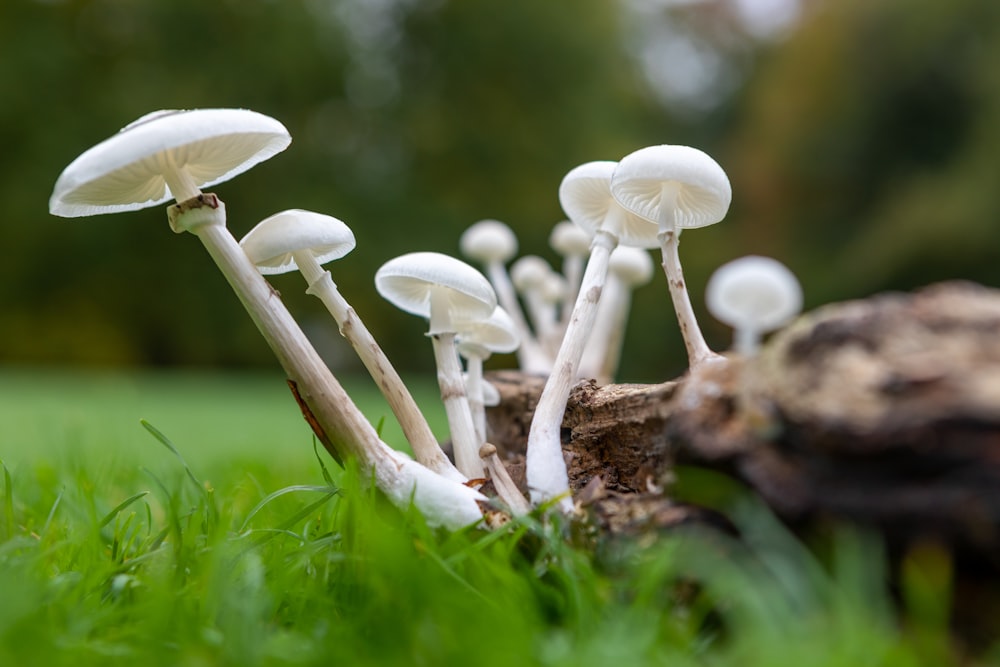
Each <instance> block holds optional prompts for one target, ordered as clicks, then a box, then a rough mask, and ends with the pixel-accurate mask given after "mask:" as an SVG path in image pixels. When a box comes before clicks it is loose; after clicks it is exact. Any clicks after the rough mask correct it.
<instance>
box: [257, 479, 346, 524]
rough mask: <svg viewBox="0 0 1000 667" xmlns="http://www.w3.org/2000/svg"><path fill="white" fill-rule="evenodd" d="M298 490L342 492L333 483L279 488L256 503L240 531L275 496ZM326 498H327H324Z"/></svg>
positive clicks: (331, 493) (328, 492)
mask: <svg viewBox="0 0 1000 667" xmlns="http://www.w3.org/2000/svg"><path fill="white" fill-rule="evenodd" d="M298 491H314V492H317V493H324V492H325V493H327V494H329V495H331V496H332V495H336V494H338V493H340V489H338V488H336V487H335V486H333V485H332V484H331V485H330V486H314V485H309V484H297V485H293V486H286V487H285V488H283V489H278V490H277V491H274V492H273V493H269V494H267V496H266V497H264V498H263V499H262V500H261V501H260V502H259V503H257V504H256V505H254V507H253V509H252V510H250V512H249V513H248V514H247V517H246V519H244V520H243V525H241V526H240V529H239V532H240V533H242V532H243V531H245V530H246V529H247V524H249V523H250V521H251V520H252V519H253V518H254V517H255V516H256V515H257V513H258V512H260V511H261V510H262V509H264V507H265V506H266V505H267V504H268V503H270V502H271V501H272V500H274V499H275V498H280V497H281V496H284V495H287V494H289V493H295V492H298ZM324 500H325V499H324Z"/></svg>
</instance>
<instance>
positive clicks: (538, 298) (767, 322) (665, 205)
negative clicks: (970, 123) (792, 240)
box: [49, 109, 802, 529]
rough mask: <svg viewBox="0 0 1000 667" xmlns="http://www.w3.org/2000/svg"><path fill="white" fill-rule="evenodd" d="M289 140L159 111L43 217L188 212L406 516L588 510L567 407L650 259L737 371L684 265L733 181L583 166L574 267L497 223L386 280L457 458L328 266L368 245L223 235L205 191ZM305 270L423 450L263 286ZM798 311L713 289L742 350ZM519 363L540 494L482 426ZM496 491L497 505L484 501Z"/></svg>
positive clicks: (93, 154)
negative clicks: (499, 363)
mask: <svg viewBox="0 0 1000 667" xmlns="http://www.w3.org/2000/svg"><path fill="white" fill-rule="evenodd" d="M290 142H291V137H290V135H289V133H288V131H287V129H286V128H285V127H284V126H283V125H282V124H281V123H280V122H278V121H277V120H275V119H273V118H270V117H268V116H265V115H262V114H259V113H256V112H253V111H249V110H245V109H199V110H188V111H173V110H170V111H158V112H154V113H151V114H148V115H146V116H143V117H142V118H140V119H138V120H136V121H135V122H133V123H131V124H130V125H127V126H126V127H125V128H123V129H122V130H121V131H119V132H118V133H117V134H116V135H114V136H113V137H111V138H109V139H107V140H105V141H103V142H102V143H100V144H98V145H96V146H94V147H93V148H91V149H89V150H88V151H86V152H84V153H83V154H82V155H80V156H79V157H78V158H77V159H76V160H74V161H73V162H72V163H71V164H70V165H69V166H68V167H67V168H66V169H65V170H64V171H63V173H62V174H61V175H60V177H59V179H58V180H57V182H56V185H55V189H54V192H53V194H52V197H51V199H50V201H49V210H50V212H51V213H53V214H54V215H58V216H63V217H81V216H89V215H96V214H101V213H115V212H120V211H132V210H137V209H140V208H146V207H150V206H156V205H159V204H162V203H164V202H168V201H170V200H174V202H175V203H174V204H171V205H169V206H168V208H167V217H168V221H169V223H170V227H171V229H173V231H175V232H177V233H182V232H189V233H191V234H194V235H195V236H197V237H198V238H199V239H201V241H202V243H203V244H204V246H205V248H206V250H208V252H209V254H210V255H211V257H212V259H213V260H215V262H216V264H217V265H218V267H219V269H220V270H221V271H222V273H223V275H224V276H225V277H226V280H227V281H228V282H229V284H230V285H231V287H232V288H233V290H234V291H235V292H236V295H237V296H238V297H239V299H240V301H241V302H242V303H243V305H244V307H245V308H246V310H247V312H248V313H249V315H250V317H251V319H252V320H253V321H254V323H255V324H256V325H257V328H258V329H259V330H260V332H261V334H262V335H263V336H264V338H265V340H266V341H267V343H268V345H269V346H270V347H271V349H272V350H273V352H274V354H275V356H276V357H277V359H278V361H279V362H280V364H281V366H282V367H283V369H284V371H285V373H286V374H287V377H288V382H289V385H290V387H291V388H292V390H293V392H294V395H295V397H296V400H297V401H298V402H299V405H300V407H301V408H302V410H303V413H304V416H305V417H306V420H307V421H308V422H309V424H310V426H311V427H312V428H313V431H314V432H315V433H316V435H317V437H318V438H319V439H320V440H321V441H322V442H323V444H324V445H325V446H326V447H327V449H329V450H330V452H331V453H332V454H333V455H334V456H335V457H336V458H338V460H341V461H343V460H344V459H346V458H353V459H355V460H356V461H357V462H358V464H359V467H360V469H361V471H362V473H363V474H364V475H365V476H366V477H370V478H371V479H373V480H374V483H375V484H376V485H377V486H378V488H379V489H380V490H381V491H382V492H383V493H384V494H385V495H386V496H387V497H388V498H389V499H390V500H391V501H392V502H393V503H394V504H396V505H397V506H399V507H401V508H406V507H409V506H411V505H413V506H415V507H416V508H417V509H418V510H419V511H420V512H421V513H422V514H423V515H424V517H425V518H426V520H427V522H428V523H429V524H431V525H437V526H444V527H446V528H449V529H458V528H462V527H465V526H469V525H473V524H481V523H483V519H484V516H485V515H486V514H487V513H495V512H497V511H500V512H503V513H508V514H511V515H515V516H516V515H521V514H524V513H527V512H529V511H531V509H532V507H544V508H556V509H558V510H561V511H563V512H567V513H570V512H572V511H573V510H574V506H573V501H572V496H571V493H570V489H569V483H568V475H567V470H566V463H565V460H564V459H563V455H562V448H561V445H560V439H559V432H560V425H561V422H562V418H563V414H564V412H565V409H566V402H567V400H568V398H569V394H570V390H571V388H572V386H573V385H574V384H575V383H576V382H577V381H578V380H580V379H582V378H596V379H598V381H600V382H610V381H611V380H612V379H613V377H614V374H615V370H616V367H617V362H618V357H619V354H620V349H621V347H620V346H621V337H622V331H623V327H624V321H625V320H626V319H627V317H628V301H629V294H630V291H631V289H632V288H633V287H634V286H636V285H638V284H641V283H643V282H646V281H648V280H649V279H650V278H651V275H652V263H651V260H650V258H649V255H648V252H647V251H646V249H648V248H656V247H659V248H660V249H661V252H662V255H663V268H664V270H665V272H666V276H667V283H668V285H669V290H670V295H671V297H672V299H673V303H674V308H675V311H676V313H677V318H678V321H679V323H680V328H681V331H682V333H683V335H684V341H685V345H686V347H687V351H688V357H689V361H690V365H691V367H692V369H694V368H695V367H697V366H698V365H701V364H709V363H720V362H725V357H723V356H721V355H718V354H716V353H714V352H713V351H712V350H711V349H709V347H708V345H707V344H706V342H705V340H704V338H703V336H702V334H701V332H700V330H699V328H698V324H697V322H696V321H695V316H694V311H693V309H692V307H691V302H690V299H689V297H688V294H687V290H686V288H685V285H684V278H683V275H682V273H681V265H680V261H679V259H678V253H677V245H678V236H679V235H680V232H681V230H682V229H686V228H695V227H701V226H704V225H710V224H713V223H715V222H718V221H720V220H721V219H722V218H723V217H724V216H725V214H726V212H727V210H728V208H729V203H730V199H731V189H730V184H729V180H728V178H727V177H726V174H725V172H723V170H722V169H721V167H719V165H718V164H717V163H716V162H715V161H714V160H712V158H710V157H709V156H708V155H706V154H705V153H703V152H701V151H699V150H697V149H694V148H689V147H685V146H671V145H662V146H653V147H649V148H643V149H641V150H638V151H636V152H634V153H632V154H630V155H628V156H626V157H624V158H623V159H621V160H620V161H618V162H611V161H598V162H588V163H586V164H583V165H580V166H579V167H576V168H575V169H573V170H571V171H570V172H569V173H568V174H567V175H566V177H565V178H564V179H563V181H562V184H561V186H560V188H559V200H560V203H561V204H562V207H563V210H564V211H565V212H566V214H567V216H568V217H569V221H566V222H562V223H560V224H558V225H556V227H555V228H554V229H553V232H552V235H551V237H550V242H551V244H552V247H553V248H554V249H555V250H556V251H557V252H558V253H559V254H560V255H561V256H562V257H563V260H564V262H563V266H562V268H561V271H555V270H554V269H552V268H551V267H550V266H549V264H548V263H547V262H546V261H545V260H543V259H541V258H539V257H532V256H528V257H522V258H521V259H519V260H517V261H516V262H514V263H513V264H511V266H510V271H509V272H508V270H507V262H508V261H510V260H511V259H512V258H513V257H514V255H515V254H516V252H517V240H516V238H515V236H514V234H513V232H512V231H511V230H510V228H509V227H507V226H506V225H504V224H502V223H500V222H497V221H495V220H483V221H481V222H478V223H476V224H474V225H472V226H471V227H470V228H469V229H467V230H466V232H465V233H464V234H463V235H462V238H461V241H460V246H461V250H462V252H463V254H464V255H465V256H467V257H468V258H470V259H473V260H475V261H477V262H479V263H481V264H482V266H483V269H484V271H485V275H484V274H483V273H481V272H480V271H479V270H477V269H475V268H473V267H472V266H470V265H469V264H467V263H465V262H463V261H461V260H459V259H456V258H454V257H450V256H448V255H444V254H441V253H437V252H413V253H409V254H405V255H402V256H400V257H396V258H394V259H391V260H389V261H388V262H386V263H385V264H384V265H383V266H382V267H381V268H380V269H379V270H378V272H377V273H376V275H375V286H376V289H377V290H378V292H379V294H381V295H382V296H383V297H384V298H385V299H387V300H388V301H390V302H391V303H393V304H394V305H396V306H397V307H399V308H401V309H402V310H404V311H407V312H409V313H413V314H415V315H419V316H420V317H423V318H425V319H427V320H428V337H429V338H430V339H431V342H432V344H433V350H434V357H435V360H436V363H437V368H438V379H439V383H440V389H441V397H442V401H443V403H444V407H445V412H446V414H447V417H448V424H449V429H450V435H451V441H452V445H453V450H454V463H453V462H452V460H451V459H449V457H448V456H447V455H446V454H445V453H444V451H443V450H442V448H441V446H440V444H439V443H438V441H437V440H436V438H435V437H434V435H433V433H432V432H431V429H430V427H429V426H428V424H427V421H426V419H425V418H424V416H423V415H422V413H421V412H420V410H419V408H418V407H417V405H416V403H415V401H414V400H413V397H412V396H411V394H410V392H409V391H408V390H407V388H406V386H405V385H404V383H403V381H402V380H401V379H400V377H399V375H398V374H397V373H396V371H395V370H394V369H393V367H392V364H391V363H390V362H389V360H388V359H387V358H386V355H385V354H384V353H383V352H382V350H381V348H380V347H379V346H378V344H377V343H376V341H375V338H374V337H373V336H372V334H371V333H370V332H369V331H368V329H367V328H366V327H365V326H364V324H363V323H362V322H361V320H360V319H359V318H358V316H357V314H356V313H355V311H354V310H353V308H351V306H350V304H349V303H348V302H347V300H346V299H345V298H344V297H343V296H342V295H341V294H340V292H339V291H338V289H337V286H336V284H335V283H334V281H333V279H332V277H331V274H330V272H329V271H327V270H325V269H324V268H323V265H324V264H326V263H327V262H330V261H332V260H334V259H337V258H339V257H342V256H344V255H345V254H347V253H348V252H350V251H351V250H352V249H353V248H354V245H355V240H354V235H353V233H352V232H351V230H350V228H349V227H348V226H347V225H345V224H344V223H343V222H341V221H340V220H338V219H336V218H334V217H331V216H328V215H323V214H320V213H315V212H311V211H304V210H298V209H292V210H287V211H283V212H281V213H277V214H275V215H272V216H270V217H269V218H267V219H265V220H263V221H262V222H260V223H259V224H258V225H257V226H256V227H254V228H253V229H252V230H251V231H250V232H249V233H248V234H247V235H246V236H245V237H244V238H243V239H242V240H241V241H239V242H237V241H236V239H235V238H234V237H233V235H232V234H231V233H230V232H229V230H228V228H227V227H226V213H225V206H224V204H223V202H222V201H221V200H220V199H219V198H218V197H217V196H216V195H214V194H211V193H207V192H203V191H202V189H203V188H206V187H209V186H212V185H215V184H217V183H220V182H223V181H226V180H228V179H230V178H232V177H233V176H236V175H237V174H240V173H242V172H243V171H246V170H247V169H249V168H251V167H252V166H254V165H255V164H257V163H259V162H262V161H263V160H266V159H268V158H270V157H272V156H274V155H275V154H277V153H278V152H280V151H282V150H284V149H285V148H286V147H287V146H288V145H289V143H290ZM294 270H297V271H299V272H300V273H301V274H302V276H303V278H304V279H305V281H306V284H307V290H306V291H307V293H308V294H312V295H314V296H316V297H318V298H319V299H320V300H321V301H322V302H323V304H324V305H325V306H326V308H327V310H328V311H329V312H330V314H331V315H332V316H333V318H334V320H335V321H336V323H337V325H338V327H339V330H340V333H341V334H342V336H343V337H344V338H345V339H346V340H347V341H348V342H349V343H350V344H351V346H352V347H353V348H354V350H355V351H356V352H357V354H358V356H359V357H360V359H361V361H362V362H363V364H364V366H365V367H366V368H367V369H368V371H369V372H370V373H371V375H372V377H373V378H374V379H375V381H376V384H377V385H378V386H379V387H380V389H381V390H382V392H383V394H384V395H385V398H386V401H387V403H388V405H389V406H390V408H391V409H392V411H393V413H394V415H395V417H396V419H397V420H398V421H399V424H400V426H401V428H402V431H403V434H404V436H405V437H406V439H407V441H408V442H409V444H410V446H411V448H412V450H413V458H410V457H409V456H407V455H405V454H403V453H401V452H399V451H397V450H395V449H393V448H391V447H389V446H388V445H387V444H386V443H385V442H383V441H382V440H381V439H380V438H379V436H378V434H377V433H376V431H375V429H374V427H373V426H372V425H371V424H370V423H369V422H368V421H367V420H366V419H365V417H364V416H363V415H362V414H361V412H360V410H359V409H358V408H357V406H356V405H355V404H354V402H353V401H352V400H351V399H350V397H349V396H348V395H347V393H346V392H345V391H344V389H343V387H342V386H341V385H340V383H339V382H338V381H337V379H336V378H335V377H334V376H333V374H332V373H331V372H330V370H329V368H328V367H327V366H326V365H325V364H324V363H323V361H322V360H321V359H320V357H319V355H318V354H317V353H316V351H315V349H314V348H313V346H312V345H311V344H310V342H309V340H308V339H307V338H306V336H305V335H304V334H303V332H302V330H301V328H300V327H299V326H298V324H297V323H296V321H295V320H294V319H293V318H292V316H291V314H290V313H289V312H288V310H287V309H286V307H285V305H284V304H283V302H282V301H281V298H280V296H279V294H278V293H277V292H276V291H275V290H274V289H272V288H271V287H270V285H269V283H268V282H267V281H266V280H265V278H264V276H265V275H269V274H276V273H284V272H288V271H294ZM487 276H488V278H487ZM801 300H802V296H801V290H800V288H799V285H798V283H797V281H796V280H795V278H794V276H793V275H792V274H791V273H790V272H789V271H788V270H787V269H786V268H785V267H784V266H782V265H781V264H780V263H778V262H775V261H774V260H771V259H767V258H763V257H745V258H742V259H739V260H736V261H734V262H731V263H729V264H727V265H725V266H723V267H722V268H720V269H719V271H718V272H717V273H716V274H715V275H713V276H712V279H711V280H710V281H709V285H708V291H707V305H708V307H709V309H710V311H711V312H712V313H713V315H715V316H716V317H718V318H719V319H720V320H722V321H724V322H725V323H727V324H730V325H731V326H733V327H734V329H735V331H736V335H735V341H736V342H735V351H736V352H737V353H740V354H743V355H752V354H753V352H754V350H755V348H756V345H757V344H758V341H759V338H760V336H761V334H762V333H763V332H766V331H769V330H771V329H774V328H777V327H779V326H781V325H783V324H785V323H787V322H788V321H789V320H790V319H791V318H792V317H794V315H796V314H797V313H798V311H799V309H800V307H801ZM522 304H523V305H524V307H523V308H522ZM515 351H516V353H517V357H518V361H519V364H520V366H521V368H522V370H524V371H525V372H529V373H535V374H544V375H547V380H546V383H545V387H544V389H543V391H542V394H541V397H540V398H539V402H538V405H537V407H536V410H535V413H534V417H533V421H532V423H531V428H530V432H529V437H528V448H527V455H526V477H527V486H528V490H529V496H530V498H525V496H524V495H523V494H522V492H521V490H520V489H519V488H518V487H517V486H516V485H515V484H514V482H513V481H512V480H511V478H510V476H509V475H508V474H507V470H506V468H505V467H504V463H503V461H501V459H500V457H499V456H498V455H497V450H496V448H495V447H494V446H492V445H491V444H489V443H488V442H487V434H486V428H485V417H484V414H485V413H484V406H485V405H486V404H487V403H488V402H489V401H490V399H491V397H490V389H491V387H490V386H489V384H488V383H487V382H485V381H484V379H483V374H482V368H483V361H484V360H485V359H487V358H488V357H489V356H490V355H491V354H494V353H510V352H515ZM460 357H461V358H462V359H464V360H465V372H464V373H463V367H462V363H461V360H460ZM487 479H488V480H490V481H491V482H492V487H493V488H494V489H495V490H496V493H497V496H498V497H497V498H488V497H487V496H485V495H484V494H483V493H481V492H480V490H479V489H480V488H481V487H482V486H483V484H484V482H485V481H486V480H487Z"/></svg>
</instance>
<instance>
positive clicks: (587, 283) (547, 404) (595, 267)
mask: <svg viewBox="0 0 1000 667" xmlns="http://www.w3.org/2000/svg"><path fill="white" fill-rule="evenodd" d="M617 244H618V238H617V237H616V236H615V235H614V234H613V233H611V232H609V231H608V230H605V229H599V230H598V231H597V233H596V234H595V235H594V240H593V242H592V244H591V251H590V259H589V260H588V261H587V268H586V270H585V271H584V274H583V281H582V282H581V284H580V293H579V296H577V299H576V303H575V304H574V306H573V314H572V315H571V316H570V319H569V324H568V325H567V326H566V336H565V337H564V338H563V343H562V346H560V348H559V354H558V355H557V356H556V360H555V364H554V365H553V368H552V374H551V375H549V379H548V380H547V381H546V382H545V387H544V388H543V389H542V394H541V396H540V397H539V399H538V405H537V406H536V407H535V415H534V417H533V418H532V420H531V429H530V430H529V432H528V448H527V454H526V461H525V466H526V474H527V479H528V490H529V492H530V493H531V501H532V503H534V504H535V505H538V504H539V503H543V502H548V501H550V500H555V499H559V500H558V502H559V508H560V509H561V510H563V511H565V512H569V511H571V510H572V509H573V502H572V499H571V498H570V492H569V475H568V473H567V471H566V461H565V460H564V459H563V453H562V441H561V438H560V430H561V427H562V419H563V415H564V413H565V412H566V401H567V400H569V393H570V390H571V389H572V387H573V383H574V382H575V381H576V374H577V371H578V370H579V366H580V357H581V356H582V355H583V347H584V344H585V343H586V339H587V333H588V332H589V331H590V329H591V328H592V327H593V325H594V318H595V315H596V314H597V304H598V302H599V301H600V299H601V286H602V284H603V283H604V280H605V278H606V276H607V273H608V259H609V257H610V256H611V251H612V250H613V249H614V248H615V246H616V245H617Z"/></svg>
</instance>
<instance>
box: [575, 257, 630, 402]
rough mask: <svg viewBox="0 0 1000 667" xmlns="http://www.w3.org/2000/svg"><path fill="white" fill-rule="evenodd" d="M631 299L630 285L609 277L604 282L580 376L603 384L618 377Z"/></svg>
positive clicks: (585, 348)
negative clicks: (616, 375)
mask: <svg viewBox="0 0 1000 667" xmlns="http://www.w3.org/2000/svg"><path fill="white" fill-rule="evenodd" d="M631 301H632V290H631V288H629V287H628V286H627V285H625V284H624V283H623V282H622V281H621V280H617V279H614V276H610V277H609V278H608V280H607V282H606V283H605V284H604V287H603V294H602V295H601V304H600V307H599V308H598V309H597V314H598V316H597V317H596V318H595V320H596V321H595V322H594V327H593V329H592V330H591V332H590V335H589V336H588V337H587V343H586V345H585V346H584V351H583V354H582V355H581V358H580V368H579V370H578V377H579V378H581V379H584V378H593V379H595V380H596V381H597V384H602V385H603V384H608V383H609V382H612V381H613V380H614V379H615V373H617V372H618V363H619V361H620V360H621V352H622V343H623V341H624V338H625V326H626V324H627V320H628V313H629V306H630V304H631Z"/></svg>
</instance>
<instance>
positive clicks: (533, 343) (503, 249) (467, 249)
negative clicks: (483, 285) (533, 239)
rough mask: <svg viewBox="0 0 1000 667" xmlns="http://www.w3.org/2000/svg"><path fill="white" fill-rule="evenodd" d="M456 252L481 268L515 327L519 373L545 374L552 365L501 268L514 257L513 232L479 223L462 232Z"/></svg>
mask: <svg viewBox="0 0 1000 667" xmlns="http://www.w3.org/2000/svg"><path fill="white" fill-rule="evenodd" d="M459 250H461V252H462V254H463V255H465V256H466V257H468V258H469V259H473V260H475V261H477V262H479V263H480V264H482V266H483V269H484V270H485V271H486V276H487V277H488V278H489V280H490V283H492V284H493V289H494V290H495V291H496V295H497V301H498V302H499V304H500V306H501V307H503V309H504V310H506V311H507V313H508V314H509V315H510V318H511V320H513V322H514V326H515V327H517V333H518V336H520V338H521V346H520V347H519V348H518V350H517V357H518V363H519V365H520V366H521V370H522V371H524V372H525V373H537V374H543V375H544V374H548V372H549V370H550V369H551V368H552V361H551V359H549V358H548V356H547V355H546V354H545V352H544V351H543V350H542V347H541V345H540V343H539V342H538V340H536V339H535V336H534V335H533V334H532V331H531V328H530V327H529V326H528V322H527V320H526V319H525V317H524V312H523V311H522V310H521V304H520V302H519V301H518V300H517V295H516V294H515V292H514V286H513V284H512V283H511V280H510V275H509V274H508V273H507V268H506V266H505V262H507V261H509V260H510V259H511V258H513V257H514V255H516V254H517V237H516V236H515V235H514V232H513V231H512V230H511V228H510V227H509V226H507V225H505V224H504V223H502V222H500V221H499V220H480V221H479V222H477V223H475V224H473V225H471V226H470V227H469V228H468V229H466V230H465V231H464V232H462V236H461V238H460V239H459Z"/></svg>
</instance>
